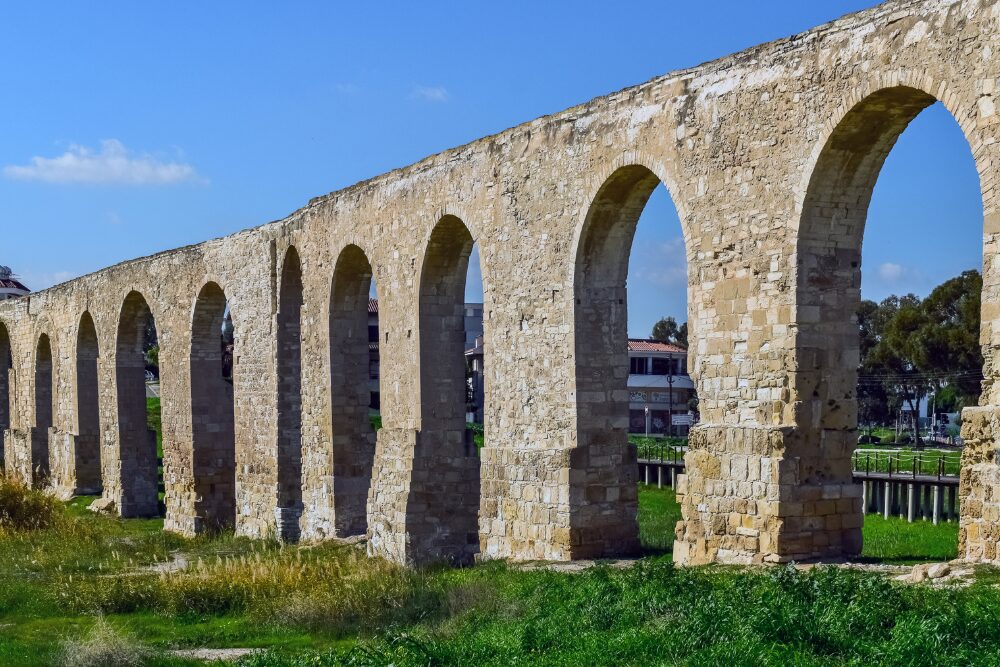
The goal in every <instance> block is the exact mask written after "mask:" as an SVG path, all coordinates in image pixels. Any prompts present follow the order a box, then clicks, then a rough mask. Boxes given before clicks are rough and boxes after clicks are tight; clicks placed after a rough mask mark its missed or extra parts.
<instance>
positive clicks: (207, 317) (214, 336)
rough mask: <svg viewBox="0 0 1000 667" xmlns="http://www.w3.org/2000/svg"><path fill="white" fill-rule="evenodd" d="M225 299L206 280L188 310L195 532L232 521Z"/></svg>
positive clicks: (232, 419) (233, 445) (233, 469)
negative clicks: (224, 333) (224, 331)
mask: <svg viewBox="0 0 1000 667" xmlns="http://www.w3.org/2000/svg"><path fill="white" fill-rule="evenodd" d="M227 303H228V302H227V299H226V294H225V292H224V291H223V290H222V288H221V287H220V286H219V285H218V284H217V283H215V282H208V283H205V285H204V286H203V287H202V288H201V290H200V291H199V292H198V296H197V298H196V299H195V304H194V310H193V312H192V315H191V357H190V360H189V364H190V373H191V450H192V451H191V464H192V467H193V476H194V488H195V493H196V495H197V498H198V500H197V501H196V504H195V508H194V514H195V522H196V525H195V527H194V528H195V532H200V531H201V530H202V529H208V530H213V531H215V530H221V529H227V528H233V527H234V526H235V525H236V429H235V407H234V402H233V383H232V382H231V381H230V380H229V379H227V378H226V377H225V374H224V364H223V356H224V355H223V352H224V350H223V339H222V328H223V323H224V321H225V315H226V308H227ZM236 356H237V355H235V354H234V355H233V359H234V360H235V358H236ZM233 372H234V374H235V363H234V368H233Z"/></svg>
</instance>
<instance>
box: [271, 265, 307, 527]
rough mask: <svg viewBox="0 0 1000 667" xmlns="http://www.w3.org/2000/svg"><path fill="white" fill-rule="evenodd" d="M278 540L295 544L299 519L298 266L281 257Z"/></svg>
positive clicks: (300, 397) (300, 453) (300, 468)
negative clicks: (282, 260)
mask: <svg viewBox="0 0 1000 667" xmlns="http://www.w3.org/2000/svg"><path fill="white" fill-rule="evenodd" d="M277 326H278V360H277V361H278V365H277V371H278V505H277V509H276V516H275V518H276V520H277V529H278V536H279V537H280V538H281V539H283V540H287V541H295V540H298V538H299V534H300V527H299V519H300V518H301V516H302V265H301V263H300V262H299V254H298V252H296V250H295V248H294V247H290V248H289V249H288V251H287V252H286V253H285V261H284V262H283V263H282V267H281V287H280V291H279V293H278V319H277Z"/></svg>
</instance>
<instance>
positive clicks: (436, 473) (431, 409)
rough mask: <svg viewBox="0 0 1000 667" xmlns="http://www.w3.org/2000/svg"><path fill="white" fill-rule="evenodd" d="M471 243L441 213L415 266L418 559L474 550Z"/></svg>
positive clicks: (412, 514)
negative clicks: (468, 406)
mask: <svg viewBox="0 0 1000 667" xmlns="http://www.w3.org/2000/svg"><path fill="white" fill-rule="evenodd" d="M474 243H475V240H474V239H473V237H472V234H471V232H470V231H469V229H468V227H466V225H465V223H464V222H463V221H462V220H461V219H460V218H458V217H457V216H454V215H444V216H443V217H441V218H440V219H439V220H438V222H437V224H436V225H435V226H434V228H433V230H432V231H431V234H430V237H429V239H428V242H427V247H426V250H425V252H424V258H423V261H422V263H421V267H420V278H419V285H420V287H419V290H420V291H419V302H418V306H417V308H418V329H419V334H418V336H419V338H418V343H419V350H420V383H419V387H420V388H419V396H420V433H419V435H418V438H417V446H416V452H415V453H414V462H413V469H414V473H413V478H412V482H411V488H410V494H409V500H408V506H407V514H408V515H409V516H408V518H410V519H411V521H412V523H411V524H410V525H411V526H412V527H411V529H410V530H411V535H412V538H411V540H412V541H413V547H414V548H413V554H414V560H417V561H419V560H421V559H425V558H446V559H449V560H452V561H453V562H468V561H470V560H471V559H472V558H473V556H474V555H475V554H476V553H477V552H478V551H479V500H480V488H479V487H480V469H479V457H478V455H477V454H478V453H477V451H476V447H475V444H474V443H473V441H472V438H471V434H470V433H468V432H467V431H466V427H465V396H466V380H465V357H464V342H465V326H464V325H465V322H464V307H465V280H466V275H467V273H468V267H469V256H470V254H471V253H472V246H473V245H474ZM483 273H484V280H485V274H486V272H485V271H484V272H483ZM484 326H485V321H484Z"/></svg>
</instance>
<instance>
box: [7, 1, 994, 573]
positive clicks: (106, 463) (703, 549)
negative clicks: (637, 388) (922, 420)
mask: <svg viewBox="0 0 1000 667" xmlns="http://www.w3.org/2000/svg"><path fill="white" fill-rule="evenodd" d="M998 84H1000V1H998V0H958V1H955V0H919V1H916V0H893V1H891V2H888V3H886V4H883V5H880V6H878V7H875V8H873V9H870V10H866V11H864V12H861V13H858V14H854V15H850V16H847V17H845V18H842V19H840V20H838V21H835V22H833V23H830V24H828V25H825V26H822V27H819V28H816V29H814V30H811V31H809V32H806V33H803V34H800V35H796V36H794V37H791V38H788V39H784V40H780V41H777V42H773V43H769V44H765V45H763V46H759V47H755V48H753V49H750V50H747V51H745V52H742V53H739V54H736V55H733V56H729V57H726V58H723V59H721V60H718V61H715V62H712V63H708V64H705V65H702V66H699V67H696V68H693V69H689V70H684V71H680V72H674V73H672V74H668V75H666V76H663V77H660V78H657V79H654V80H652V81H649V82H647V83H644V84H642V85H639V86H635V87H632V88H628V89H625V90H622V91H620V92H618V93H614V94H611V95H608V96H605V97H601V98H598V99H595V100H592V101H591V102H588V103H586V104H583V105H581V106H577V107H574V108H571V109H568V110H566V111H563V112H560V113H557V114H555V115H552V116H546V117H544V118H539V119H537V120H534V121H531V122H528V123H525V124H523V125H519V126H517V127H514V128H511V129H509V130H506V131H504V132H501V133H499V134H496V135H494V136H490V137H486V138H483V139H479V140H477V141H474V142H472V143H470V144H468V145H465V146H462V147H459V148H455V149H453V150H449V151H445V152H443V153H440V154H438V155H435V156H432V157H429V158H427V159H425V160H423V161H421V162H419V163H417V164H414V165H412V166H409V167H406V168H403V169H399V170H396V171H393V172H390V173H388V174H384V175H382V176H378V177H376V178H373V179H371V180H368V181H365V182H362V183H358V184H357V185H354V186H352V187H349V188H346V189H344V190H341V191H338V192H334V193H331V194H329V195H326V196H323V197H319V198H317V199H314V200H312V201H311V202H309V203H308V205H306V206H305V207H304V208H302V209H300V210H298V211H296V212H295V213H293V214H292V215H290V216H288V217H287V218H286V219H283V220H280V221H277V222H273V223H270V224H266V225H264V226H262V227H258V228H255V229H250V230H247V231H243V232H240V233H237V234H234V235H232V236H229V237H226V238H222V239H217V240H213V241H207V242H205V243H202V244H199V245H195V246H190V247H186V248H181V249H178V250H173V251H169V252H164V253H161V254H159V255H155V256H152V257H146V258H142V259H136V260H132V261H128V262H125V263H122V264H119V265H116V266H112V267H110V268H107V269H104V270H102V271H99V272H97V273H94V274H91V275H87V276H84V277H81V278H78V279H76V280H72V281H70V282H67V283H64V284H61V285H58V286H56V287H53V288H50V289H47V290H45V291H42V292H39V293H36V294H32V295H30V296H28V297H24V298H20V299H16V300H13V301H9V302H4V303H0V427H2V428H0V432H2V433H3V440H2V441H0V444H2V446H3V449H4V459H5V462H6V469H7V471H8V472H9V473H13V474H17V475H19V476H21V477H23V478H24V479H26V480H32V478H33V475H34V478H35V479H36V480H38V479H40V477H39V475H40V474H45V475H46V476H47V477H48V478H49V479H50V480H51V483H52V484H53V485H54V486H55V487H57V488H58V489H61V490H64V491H67V492H93V491H95V490H97V489H98V488H99V489H101V490H102V493H103V495H104V497H105V499H107V502H111V503H113V506H114V508H115V509H116V510H117V511H118V512H119V513H121V514H122V515H124V516H136V515H145V514H150V513H153V512H155V511H156V508H155V503H156V500H157V496H156V484H157V480H156V478H155V475H156V470H155V465H156V464H155V449H151V446H152V445H151V441H150V438H149V433H148V432H147V430H146V426H145V421H144V414H143V413H141V412H140V411H139V410H140V408H141V407H142V406H141V405H139V404H138V403H136V402H135V398H134V397H135V396H137V395H138V396H141V395H142V394H141V390H137V389H135V387H136V383H139V382H142V376H141V372H142V370H141V369H142V360H141V347H140V344H141V337H142V335H143V328H144V327H146V326H148V324H147V323H148V322H149V321H150V318H152V321H153V322H155V328H156V331H157V335H158V340H159V343H160V358H159V367H160V372H161V388H162V389H161V391H162V394H161V396H162V418H163V450H164V453H163V456H164V461H163V485H164V488H165V503H166V521H165V526H166V528H167V529H168V530H174V531H180V532H182V533H186V534H193V533H196V532H198V531H201V530H206V529H208V528H210V527H212V526H219V525H221V526H234V527H235V530H236V531H237V532H238V533H239V534H243V535H248V536H261V537H262V536H267V535H274V534H278V535H281V536H284V537H286V538H301V539H322V538H327V537H331V536H342V535H349V534H357V533H365V532H367V534H368V537H369V541H368V545H369V550H370V552H371V553H372V554H376V555H381V556H384V557H387V558H390V559H392V560H395V561H399V562H407V563H419V562H424V561H427V560H431V559H436V558H441V557H451V558H454V559H456V560H466V559H468V558H470V557H472V556H475V555H478V556H480V557H484V558H510V559H522V560H523V559H571V558H581V557H592V556H610V555H615V554H620V553H627V552H630V551H633V550H634V549H635V548H636V546H637V527H636V520H635V513H636V504H637V500H636V481H637V480H636V477H637V471H636V464H635V459H634V454H631V453H630V450H629V448H628V446H627V444H626V439H625V426H626V423H627V401H628V397H627V394H626V393H625V383H624V379H625V375H626V374H627V372H628V371H627V360H626V359H625V356H624V354H625V353H624V350H625V346H624V345H623V341H624V339H625V336H626V334H625V322H626V314H625V276H626V268H627V262H628V253H629V246H630V244H631V239H632V233H633V231H634V227H635V224H636V220H637V217H638V215H639V213H640V211H641V210H642V208H643V206H644V204H645V201H646V198H647V197H648V196H649V195H650V193H651V191H652V190H653V188H654V187H655V186H656V185H657V184H658V183H661V182H662V183H663V184H664V185H666V187H667V188H668V189H669V191H670V193H671V195H672V197H673V199H674V202H675V203H676V206H677V209H678V213H679V216H680V218H681V223H682V227H683V230H684V238H685V242H686V252H687V259H688V267H689V280H688V302H689V322H690V326H691V334H690V340H691V349H690V352H689V364H688V365H689V368H690V369H691V371H692V375H693V377H694V378H695V381H696V383H697V390H698V394H699V396H700V399H701V416H702V423H701V424H700V425H698V426H697V428H696V429H694V432H693V435H692V440H691V448H690V451H689V452H688V454H687V456H686V465H687V472H686V475H684V476H683V477H682V479H681V480H680V482H679V496H680V498H681V502H682V511H683V520H682V521H681V522H680V524H679V525H678V527H677V531H676V543H675V549H674V558H675V559H676V560H677V561H678V562H681V563H689V564H696V563H706V562H762V561H763V562H782V561H787V560H790V559H802V558H817V557H834V556H840V555H852V554H855V553H857V552H858V549H859V547H860V541H861V529H860V526H861V518H862V517H861V509H860V505H861V498H860V496H861V489H860V485H857V484H854V483H853V482H852V478H851V468H850V461H849V457H850V453H851V451H852V448H853V447H854V444H855V443H856V441H857V431H856V427H857V405H856V398H855V385H856V367H857V362H858V343H857V331H856V326H855V321H854V319H853V318H854V314H855V312H856V307H857V305H858V299H859V284H860V271H861V264H860V244H861V235H862V231H863V228H864V223H865V217H866V211H867V205H868V201H869V199H870V196H871V193H872V188H873V186H874V182H875V179H876V177H877V175H878V173H879V169H880V167H881V165H882V162H883V160H884V158H885V157H886V154H887V153H888V151H889V149H890V148H891V147H892V145H893V143H894V142H895V140H896V138H897V137H898V136H899V134H900V132H902V130H903V129H904V128H905V127H906V125H907V124H908V123H909V122H910V120H911V119H912V118H913V117H914V116H915V115H916V114H917V113H918V112H920V111H921V110H922V109H923V108H925V107H926V106H927V105H929V104H931V103H933V102H935V101H940V102H942V103H943V104H944V105H945V107H946V108H947V109H948V110H949V111H950V112H951V114H952V115H953V116H954V117H955V119H956V120H957V121H958V123H959V125H960V126H961V128H962V130H963V131H964V134H965V137H966V138H967V140H968V143H969V147H970V149H971V152H972V154H973V156H974V158H975V161H976V164H977V167H978V171H979V175H980V181H981V189H982V197H983V208H984V213H985V220H984V235H983V249H984V288H983V294H982V313H983V320H982V334H981V342H982V346H983V350H984V356H985V358H986V364H985V368H984V377H985V380H984V386H983V393H982V400H981V405H980V406H979V407H975V408H968V409H966V410H965V412H964V414H963V426H962V428H963V435H964V437H965V439H966V442H967V447H966V449H965V454H964V460H963V469H962V480H961V491H960V497H961V503H962V504H961V512H962V518H961V528H960V553H961V554H962V555H963V556H966V557H968V558H971V559H979V560H1000V555H998V553H997V542H998V540H1000V464H998V462H997V458H996V452H997V446H996V443H997V442H998V439H1000V383H996V382H994V380H995V378H996V377H997V375H998V374H1000V327H998V326H997V325H998V324H1000V256H998V252H1000V208H998V206H1000V202H998V197H1000V192H998V174H1000V143H998V139H1000V114H998V113H997V107H998V105H1000V92H998ZM473 242H475V243H477V244H478V247H479V248H480V252H481V263H482V271H483V276H484V299H485V320H484V322H485V324H484V326H485V339H486V354H487V360H486V368H487V369H488V371H487V372H488V376H487V382H486V394H487V406H488V410H487V412H486V416H485V438H486V446H485V448H484V449H483V451H482V454H481V457H476V456H475V455H474V454H471V455H470V453H469V452H468V448H467V447H464V446H463V445H464V442H463V440H464V433H463V429H464V419H463V418H462V415H460V414H456V411H455V410H456V408H455V403H456V402H454V401H452V400H451V398H450V397H452V396H454V395H455V392H456V391H461V388H460V385H461V384H462V378H461V376H460V375H459V373H460V372H461V370H460V366H458V364H459V363H461V358H460V353H461V352H460V347H456V346H455V345H453V344H451V342H452V341H453V340H454V339H455V337H456V336H457V337H459V338H460V337H461V335H462V333H461V327H462V318H461V299H462V294H461V292H460V289H459V288H458V287H457V286H460V285H461V283H462V281H464V275H465V269H466V266H467V264H468V260H469V251H470V249H471V247H472V244H473ZM373 278H374V279H375V280H376V281H377V282H378V287H379V297H380V334H379V336H380V343H381V346H382V398H381V403H382V417H383V424H384V425H383V428H382V429H381V430H379V431H378V433H377V437H376V434H375V433H373V432H372V430H371V427H370V425H369V423H368V419H367V413H366V410H365V409H364V408H365V404H364V400H365V399H364V397H363V396H362V395H361V393H360V392H362V389H361V387H362V386H363V385H364V383H365V381H366V378H365V363H366V362H365V359H366V356H365V355H366V348H365V342H364V341H365V340H366V339H365V338H364V335H365V332H364V322H365V319H364V318H365V315H364V314H363V309H364V308H365V307H366V302H367V294H368V289H369V284H370V281H371V280H372V279H373ZM227 302H228V303H229V304H230V306H231V309H232V310H231V312H232V318H233V321H234V324H235V330H236V340H235V350H234V368H233V384H232V386H231V388H230V390H229V393H228V394H227V391H226V388H225V387H223V386H222V385H220V384H219V383H218V382H217V381H215V380H214V379H213V378H208V377H206V375H211V373H207V374H206V373H204V372H201V370H200V369H202V368H204V367H206V364H208V365H213V364H216V363H218V360H217V355H218V350H217V349H215V348H214V346H213V345H212V344H207V343H206V342H205V341H206V331H212V327H217V326H218V323H219V321H220V318H221V312H222V309H224V308H225V304H226V303H227ZM209 338H211V337H210V336H209ZM8 350H9V355H8ZM8 359H9V360H10V361H9V362H8V361H7V360H8ZM4 397H7V398H8V400H4ZM460 401H461V399H459V401H458V403H460Z"/></svg>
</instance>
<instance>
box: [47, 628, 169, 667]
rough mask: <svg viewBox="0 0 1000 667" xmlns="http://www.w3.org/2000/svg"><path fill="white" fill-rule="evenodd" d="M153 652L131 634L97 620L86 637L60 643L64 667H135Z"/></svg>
mask: <svg viewBox="0 0 1000 667" xmlns="http://www.w3.org/2000/svg"><path fill="white" fill-rule="evenodd" d="M152 656H153V651H152V650H151V649H150V648H149V647H148V646H145V645H144V644H142V643H140V642H138V641H136V640H135V639H134V638H133V637H132V636H131V635H129V634H127V633H125V632H122V631H121V630H118V629H116V628H115V627H114V626H112V625H111V624H110V623H108V622H107V621H106V620H104V619H103V618H100V617H99V618H98V619H97V621H96V622H95V623H94V625H93V627H92V628H91V629H90V631H89V632H88V633H87V635H86V636H85V637H83V638H81V639H68V640H65V641H64V642H63V644H62V651H61V657H62V660H61V663H62V664H63V665H64V667H133V666H134V667H139V665H144V664H146V662H147V661H148V660H149V659H150V658H151V657H152Z"/></svg>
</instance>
